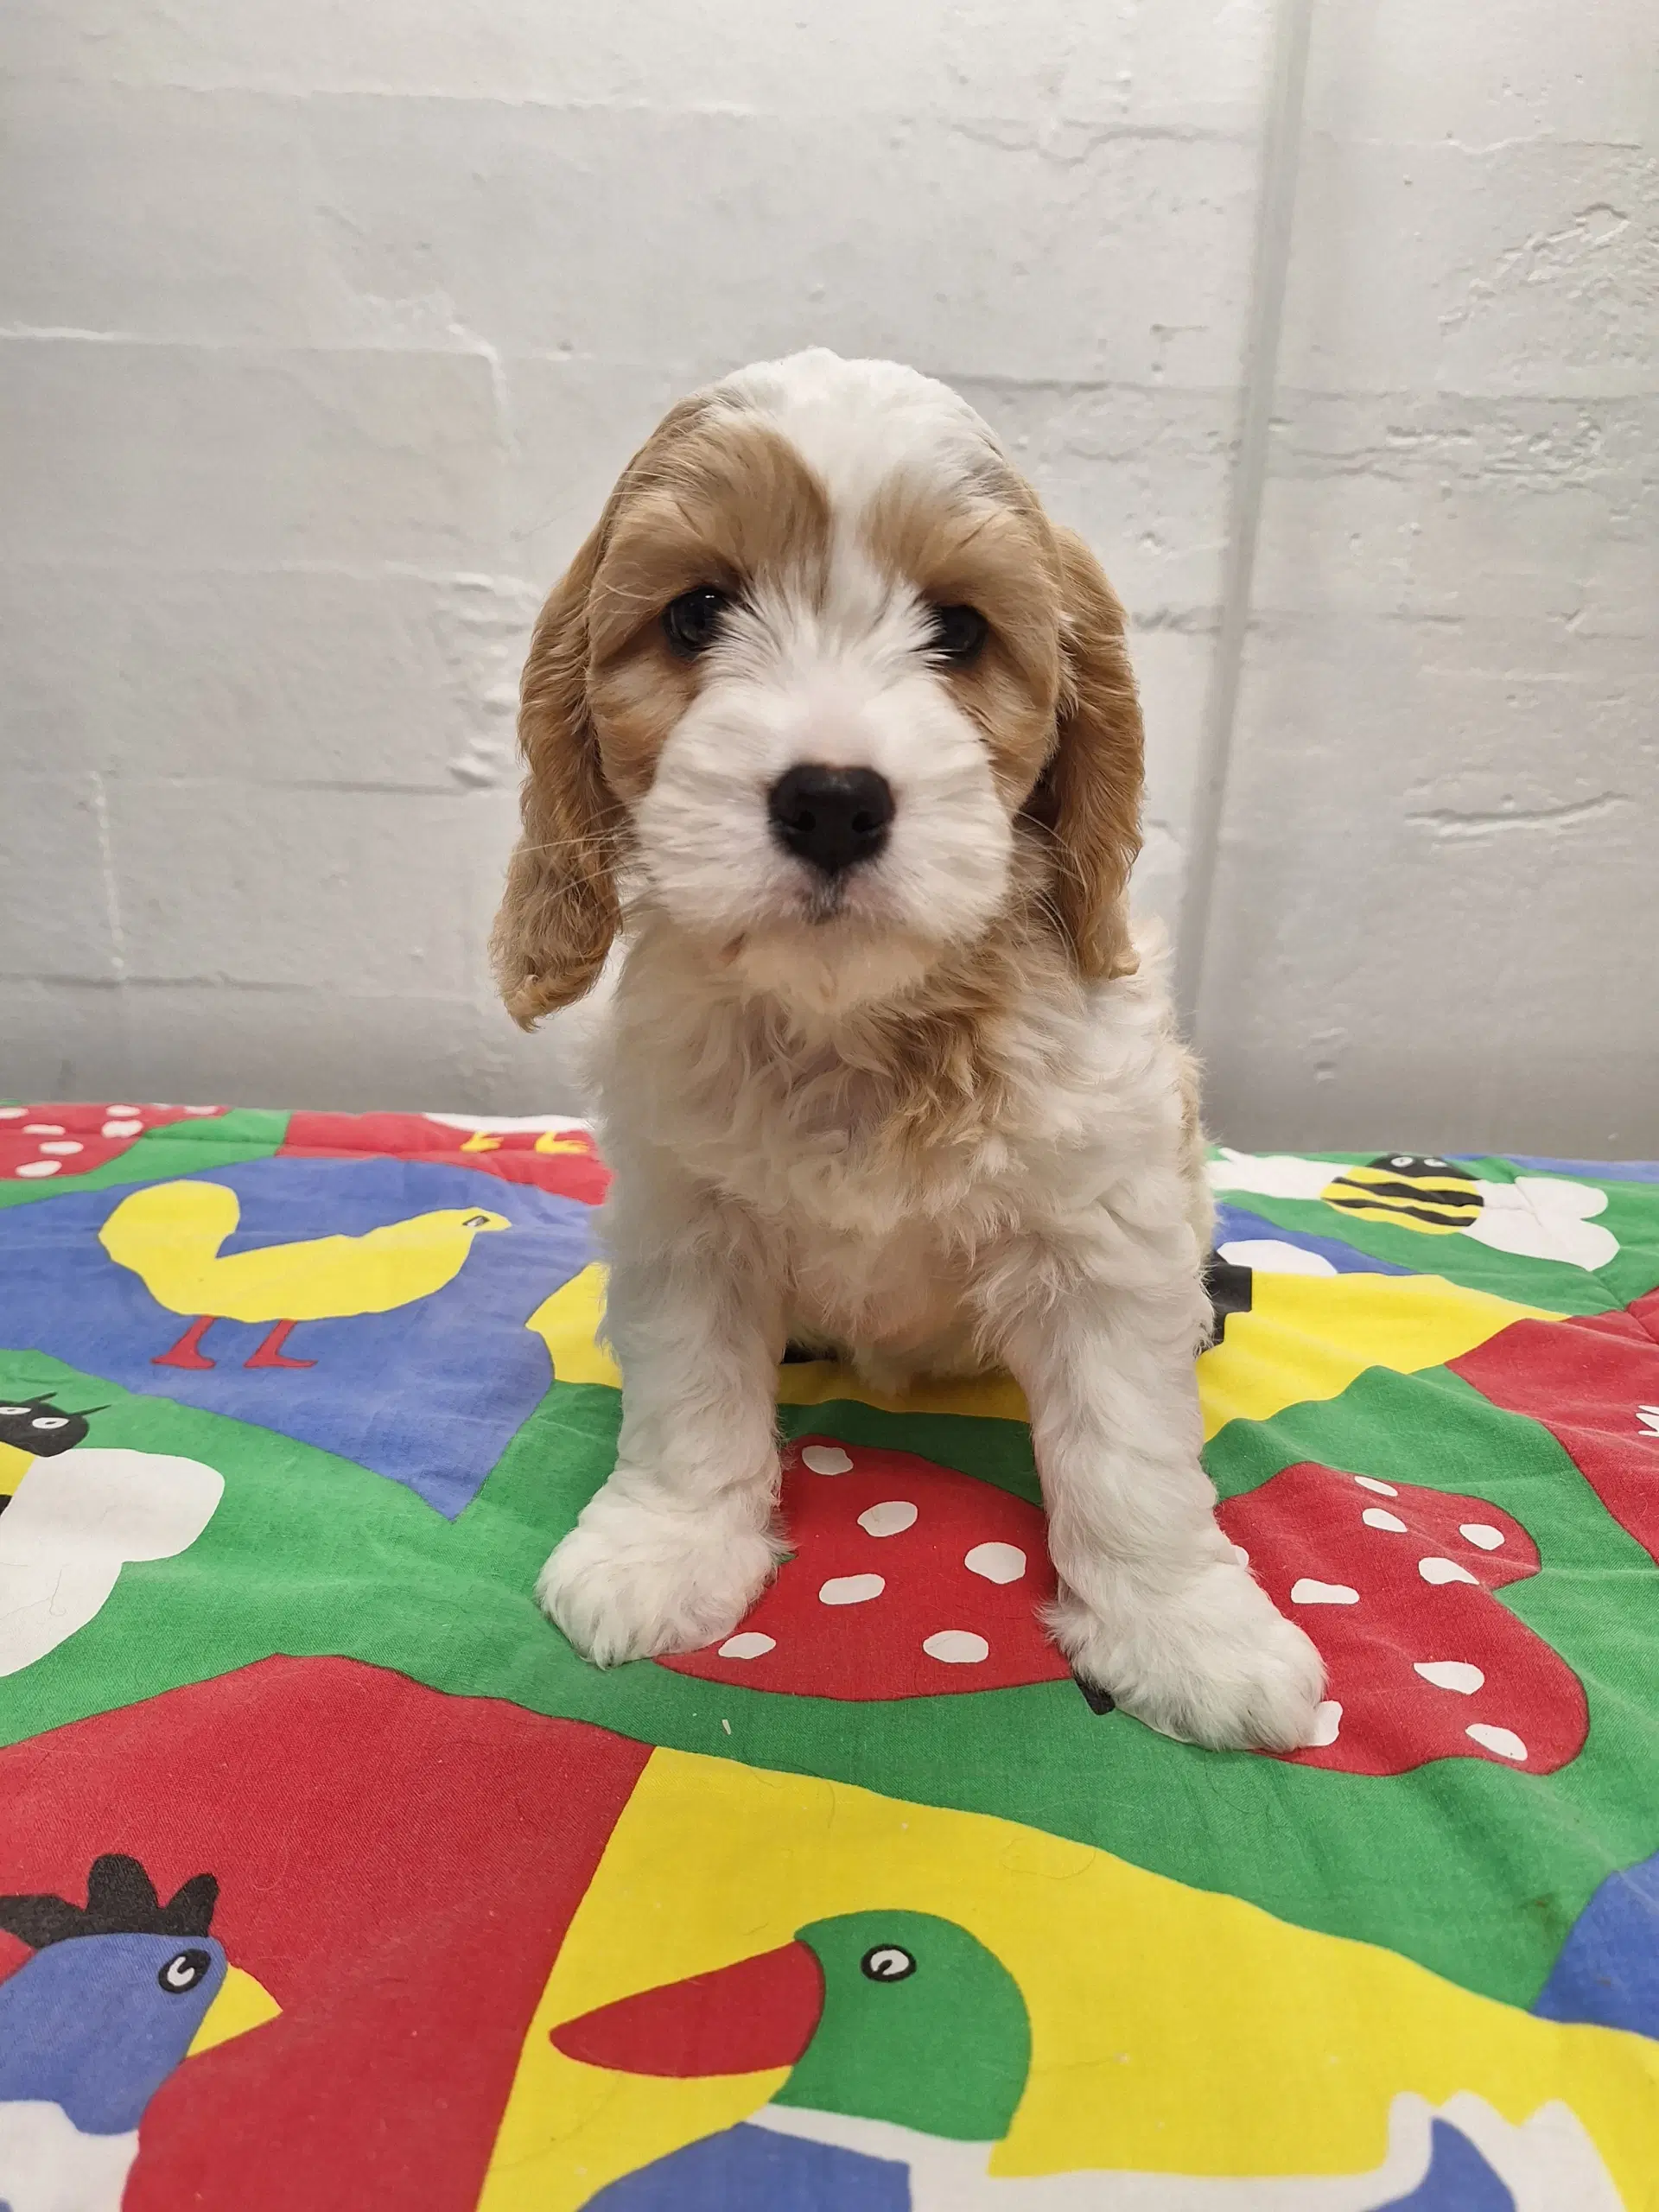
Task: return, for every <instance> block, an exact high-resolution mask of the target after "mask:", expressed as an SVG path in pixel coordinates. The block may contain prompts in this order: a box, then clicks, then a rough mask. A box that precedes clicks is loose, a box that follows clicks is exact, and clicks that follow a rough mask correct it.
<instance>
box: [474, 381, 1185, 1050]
mask: <svg viewBox="0 0 1659 2212" xmlns="http://www.w3.org/2000/svg"><path fill="white" fill-rule="evenodd" d="M987 471H988V473H987V474H986V476H985V478H984V480H983V481H982V482H977V483H976V484H975V485H974V486H972V487H971V488H963V490H961V491H959V492H957V493H956V494H954V495H951V494H949V493H945V492H944V491H943V490H942V489H941V488H940V487H939V486H938V485H937V484H928V483H926V482H925V480H920V479H918V480H908V479H901V480H898V481H896V482H895V483H894V484H893V485H892V486H890V487H889V488H888V489H887V492H885V493H883V494H882V495H881V496H880V498H878V499H876V500H875V501H874V503H873V504H872V505H871V507H870V508H869V510H868V512H866V514H865V515H864V516H863V517H862V518H861V535H862V537H863V540H864V543H865V545H866V547H867V550H868V551H869V552H870V554H871V555H872V556H873V557H874V560H875V561H876V563H877V564H878V566H880V568H882V569H885V570H886V571H887V573H888V574H890V575H893V576H895V577H899V578H902V579H904V580H905V581H906V582H908V583H909V584H911V585H912V586H913V587H914V588H916V589H917V590H918V592H919V593H920V594H921V595H922V596H923V597H924V598H925V600H927V601H931V603H933V604H935V605H939V606H954V605H969V606H973V607H978V608H979V610H980V611H981V612H982V613H983V614H984V615H985V616H986V618H987V620H988V623H989V625H990V634H989V637H988V641H987V644H986V645H985V647H984V649H983V651H982V652H981V654H980V655H979V656H978V657H977V658H976V660H975V661H974V662H973V663H972V664H969V665H968V666H966V667H963V668H962V669H960V670H954V671H950V675H949V677H948V681H949V682H950V684H951V686H952V689H953V691H954V692H955V694H956V695H957V697H958V699H959V702H960V703H961V705H962V706H963V709H964V711H966V712H967V713H968V714H969V715H970V716H971V717H972V719H973V721H974V722H975V723H976V726H977V727H978V728H979V729H980V730H981V732H982V734H983V737H984V741H985V744H986V747H987V751H988V755H989V758H990V761H991V765H992V768H993V772H994V774H995V778H996V780H997V784H998V787H999V789H1000V790H1001V793H1002V796H1003V799H1004V803H1005V804H1007V807H1008V808H1009V810H1010V811H1011V812H1017V813H1018V814H1019V815H1020V820H1021V822H1022V823H1023V824H1024V825H1025V829H1026V832H1027V840H1028V846H1027V856H1026V860H1025V862H1024V864H1023V865H1022V867H1021V869H1020V872H1019V881H1020V895H1019V897H1018V898H1017V899H1016V900H1015V902H1014V907H1015V908H1016V909H1017V910H1018V912H1017V916H1016V912H1015V911H1014V909H1011V910H1010V912H1009V915H1008V918H1007V929H1008V931H1009V933H1010V934H1009V946H1008V948H1007V949H1008V950H1012V949H1014V946H1016V945H1018V944H1023V946H1024V950H1023V952H1022V953H1021V954H1020V957H1030V952H1031V939H1030V937H1029V934H1028V932H1029V930H1030V929H1031V928H1032V927H1034V926H1040V925H1042V922H1043V919H1044V918H1046V922H1047V924H1048V925H1049V926H1052V929H1053V930H1054V931H1056V932H1057V933H1058V937H1059V938H1060V940H1061V942H1062V944H1064V946H1065V950H1066V951H1067V954H1068V956H1069V957H1070V959H1071V963H1072V964H1073V966H1074V969H1075V971H1076V972H1077V975H1079V976H1082V977H1084V978H1085V979H1099V978H1103V977H1109V976H1123V975H1128V974H1130V973H1132V972H1133V970H1134V968H1135V956H1134V953H1133V950H1132V949H1131V947H1130V943H1129V936H1128V907H1127V887H1128V872H1129V869H1130V867H1131V866H1132V864H1133V862H1134V860H1135V855H1136V853H1137V852H1138V850H1139V849H1140V823H1139V811H1140V797H1141V775H1142V758H1141V753H1142V744H1141V715H1140V708H1139V703H1138V701H1137V698H1136V694H1135V680H1134V677H1133V674H1132V672H1131V670H1130V666H1129V661H1128V652H1127V649H1126V645H1125V642H1124V620H1123V613H1122V607H1120V606H1119V604H1118V601H1117V600H1116V597H1115V596H1114V594H1113V593H1112V590H1111V587H1110V586H1109V584H1108V582H1106V579H1105V577H1104V575H1103V574H1102V573H1101V570H1100V569H1099V567H1098V565H1097V564H1096V562H1095V560H1094V558H1093V556H1092V555H1091V554H1090V552H1089V550H1088V549H1087V547H1086V546H1085V545H1084V543H1083V541H1082V540H1081V539H1080V538H1079V537H1076V536H1075V535H1074V533H1072V532H1071V531H1065V530H1060V529H1057V528H1055V527H1054V526H1053V525H1052V524H1050V523H1049V521H1048V519H1047V518H1046V516H1045V515H1044V514H1043V512H1042V510H1041V508H1040V506H1039V504H1038V501H1037V499H1036V497H1035V494H1034V493H1032V492H1031V490H1030V488H1029V487H1028V486H1027V485H1026V484H1025V483H1024V482H1023V481H1022V480H1020V478H1019V477H1018V476H1016V475H1015V474H1014V472H1013V471H1012V470H1011V469H1008V468H1007V467H1006V465H1005V464H1003V463H1001V461H997V460H996V459H995V456H989V455H988V463H987ZM831 527H832V518H831V515H830V511H829V501H828V499H827V497H826V494H825V492H824V489H823V486H822V484H821V483H820V482H819V480H817V477H816V476H815V475H814V474H813V473H812V471H811V470H810V468H809V467H807V466H806V464H805V463H804V461H802V459H801V458H800V456H799V454H798V453H797V452H796V450H795V449H794V448H793V447H792V446H791V444H790V443H789V442H788V441H787V439H785V437H784V436H783V435H781V434H780V433H779V431H777V430H776V429H772V427H770V426H769V425H768V424H766V423H765V422H764V421H762V420H760V419H759V418H756V417H753V416H752V417H749V418H747V419H746V418H744V417H743V416H740V415H737V414H735V413H731V412H725V411H721V410H714V409H711V408H710V407H709V404H707V403H705V402H702V401H699V400H691V401H687V402H683V403H682V404H681V405H680V406H678V407H677V408H676V409H674V410H672V411H671V413H670V414H669V415H668V416H666V417H665V418H664V422H663V423H662V424H661V425H660V426H659V427H658V429H657V430H656V431H655V432H654V433H653V435H652V437H651V438H650V439H649V440H648V441H647V442H646V444H645V446H644V447H642V448H641V449H640V451H639V454H636V455H635V457H634V459H633V460H632V461H631V462H630V464H629V466H628V467H627V468H626V470H625V471H624V473H623V475H622V477H621V479H620V481H619V482H618V484H617V486H616V488H615V490H614V491H613V493H612V495H611V498H610V499H609V501H608V502H607V505H606V509H605V512H604V513H603V515H602V516H601V518H600V521H599V524H598V525H597V527H596V528H595V529H594V532H593V533H592V535H591V536H590V537H589V538H588V541H587V543H585V544H584V545H583V546H582V550H581V551H580V552H579V553H578V554H577V555H576V556H575V560H574V561H573V562H572V563H571V565H570V567H569V570H568V571H567V572H566V574H565V575H564V576H563V579H562V580H561V582H559V583H558V584H557V585H556V587H555V588H554V590H553V591H552V593H551V594H550V596H549V598H548V601H547V603H546V605H545V606H544V607H543V610H542V614H541V618H540V620H538V622H537V626H536V632H535V636H534V638H533V640H532V643H531V652H530V658H529V659H528V661H527V663H526V664H525V669H524V681H523V686H522V693H521V707H520V714H519V742H520V746H521V748H522V750H523V752H524V759H525V761H526V764H527V768H528V774H527V776H526V779H525V783H524V796H523V821H524V832H523V836H522V837H521V838H520V841H519V842H518V848H517V849H516V850H515V852H514V854H513V856H512V862H511V864H510V867H509V870H508V877H507V884H506V890H505V897H504V899H503V901H502V906H501V909H500V912H499V916H498V918H497V922H496V927H495V932H494V938H493V955H494V960H495V964H496V972H497V976H498V979H499V983H500V988H501V991H502V995H503V997H504V999H505V1001H506V1004H507V1007H508V1009H509V1011H510V1012H511V1013H512V1015H513V1018H514V1019H515V1020H517V1021H518V1022H519V1023H520V1024H521V1025H523V1026H524V1027H531V1025H533V1023H534V1022H535V1021H536V1020H537V1019H538V1018H539V1017H540V1016H541V1015H543V1014H547V1013H549V1012H550V1011H551V1010H552V1009H554V1008H555V1007H561V1006H565V1005H568V1004H569V1003H570V1002H571V1001H573V1000H575V999H577V998H580V997H581V996H582V994H583V993H584V992H586V991H587V990H588V988H590V987H591V986H592V984H593V982H594V980H595V978H596V977H597V976H598V974H599V971H600V969H601V966H602V965H603V963H604V961H605V957H606V955H607V952H608V950H609V949H610V946H611V944H612V942H613V938H614V937H615V934H616V931H617V930H618V928H619V926H620V919H621V915H620V904H619V899H618V893H617V874H618V871H619V869H620V868H621V867H622V866H623V864H624V863H625V861H626V858H627V856H628V852H629V846H630V830H629V811H628V810H629V807H630V805H631V804H633V803H634V802H637V801H638V800H639V798H641V797H642V796H643V794H644V793H645V791H647V790H648V789H649V788H650V785H651V783H652V776H653V773H654V771H655V766H656V762H657V759H658V754H659V753H660V752H661V749H662V747H663V745H664V742H665V741H666V739H667V737H668V735H669V734H670V733H671V730H672V729H673V728H674V726H675V724H676V723H677V721H678V720H679V718H680V716H681V715H683V713H684V711H685V709H686V708H687V707H688V706H689V705H690V702H691V700H692V699H693V698H694V697H695V696H696V690H697V684H698V672H697V669H696V664H694V663H688V662H685V661H682V660H680V659H678V658H677V657H676V656H675V654H674V653H673V652H672V651H671V648H670V647H669V645H668V644H667V641H666V639H664V635H663V632H662V629H661V626H660V620H659V618H660V615H661V613H662V610H663V608H664V607H665V606H666V605H667V604H668V602H669V601H671V600H672V599H674V598H675V597H677V595H678V594H681V593H683V592H686V591H690V590H691V589H693V588H696V587H697V586H700V585H713V586H715V588H720V589H722V590H726V591H729V592H733V593H737V592H740V591H741V590H742V589H743V588H745V586H746V585H747V584H749V583H751V582H753V581H754V580H756V579H759V578H764V579H766V580H767V581H769V582H776V583H779V584H781V585H785V586H786V587H788V588H791V589H792V590H794V591H795V592H796V593H797V594H799V595H801V596H804V598H805V599H806V601H808V603H811V602H812V601H813V600H814V598H815V596H816V595H817V593H818V592H819V591H820V590H821V588H822V580H823V570H824V565H825V563H826V561H827V558H828V554H829V542H830V532H831ZM1033 847H1034V849H1036V850H1038V851H1039V852H1040V854H1041V855H1042V856H1043V858H1042V861H1041V862H1040V863H1039V862H1036V861H1033V857H1032V849H1033ZM1033 874H1035V875H1036V876H1037V877H1038V878H1039V881H1038V882H1037V883H1036V885H1035V886H1034V887H1033V883H1032V878H1033ZM1033 916H1035V917H1036V920H1034V921H1033ZM998 950H999V949H998V948H994V947H991V946H988V945H987V946H983V947H981V948H978V949H977V950H976V956H975V957H977V958H981V959H983V960H986V961H988V963H989V965H990V966H991V967H994V968H995V967H1001V964H1002V963H1001V960H1000V959H999V958H994V957H992V955H993V954H994V953H995V952H996V951H998ZM948 965H949V966H950V970H951V973H952V974H953V975H954V976H956V979H957V980H956V982H954V983H951V984H947V982H946V976H945V974H944V971H942V972H941V973H940V975H939V976H938V979H937V981H938V993H939V994H940V995H941V1005H943V1002H944V999H945V998H950V997H952V996H953V994H954V1000H953V1002H954V1003H955V1004H956V1005H957V1007H958V1008H960V1009H963V1010H965V1009H966V1008H967V1007H969V1006H978V1007H980V1009H981V1012H982V1013H988V1011H989V1006H988V1003H986V1002H985V1001H984V999H983V995H982V993H981V992H980V991H979V990H978V989H977V988H973V989H967V990H966V991H965V994H964V990H963V975H962V970H961V963H948ZM1008 980H1009V982H1010V983H1011V982H1012V980H1013V979H1012V978H1011V977H1010V978H1009V979H1008ZM996 995H997V993H996V991H995V989H993V990H992V992H991V994H990V997H991V999H992V1000H995V996H996ZM927 1011H928V1010H927V1009H925V1008H923V1007H918V1005H916V1004H915V1003H914V1002H913V1001H906V1009H905V1017H904V1019H905V1022H906V1023H908V1024H909V1025H911V1027H910V1029H909V1030H908V1032H907V1035H908V1036H909V1038H910V1040H911V1041H910V1042H909V1043H906V1041H904V1039H902V1038H898V1037H897V1036H896V1041H895V1045H894V1049H895V1051H896V1052H898V1054H899V1058H901V1059H904V1060H910V1059H912V1058H915V1056H916V1054H918V1053H919V1054H920V1055H921V1057H922V1058H924V1059H925V1060H926V1061H927V1062H928V1063H929V1065H931V1066H932V1067H935V1068H937V1069H943V1068H944V1066H945V1065H949V1064H950V1061H951V1060H952V1058H953V1052H954V1048H952V1049H950V1050H945V1051H943V1052H941V1049H940V1046H941V1040H940V1039H939V1037H938V1036H937V1035H935V1034H934V1033H933V1030H932V1027H931V1014H929V1016H928V1019H927V1020H924V1018H923V1017H924V1014H926V1013H927ZM950 1021H951V1026H953V1027H954V1026H956V1025H957V1021H958V1015H957V1014H953V1015H952V1016H951V1018H950ZM918 1024H919V1025H920V1026H919V1027H918V1026H917V1025H918ZM901 1026H902V1025H901ZM931 1087H932V1078H931V1077H930V1078H928V1079H927V1081H926V1082H925V1084H924V1088H925V1089H931ZM945 1087H946V1089H947V1090H950V1089H954V1088H956V1085H955V1084H954V1083H947V1084H946V1086H945Z"/></svg>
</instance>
